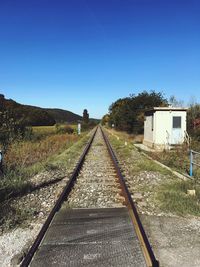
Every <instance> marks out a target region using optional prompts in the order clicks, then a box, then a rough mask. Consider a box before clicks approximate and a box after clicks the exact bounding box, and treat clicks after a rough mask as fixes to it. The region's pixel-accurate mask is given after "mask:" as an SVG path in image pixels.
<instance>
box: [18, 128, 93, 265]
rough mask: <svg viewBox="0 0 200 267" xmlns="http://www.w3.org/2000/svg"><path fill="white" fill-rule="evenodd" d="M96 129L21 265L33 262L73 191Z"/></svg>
mask: <svg viewBox="0 0 200 267" xmlns="http://www.w3.org/2000/svg"><path fill="white" fill-rule="evenodd" d="M96 131H97V128H96V130H95V131H94V134H93V135H92V137H91V138H90V141H89V142H88V144H87V145H86V147H85V149H84V151H83V154H82V156H81V157H80V159H79V161H78V163H77V165H76V167H75V169H74V171H73V173H72V175H71V177H70V179H69V181H68V183H67V185H66V186H65V188H64V190H63V192H62V193H61V195H60V197H59V198H58V200H57V201H56V204H55V206H54V207H53V209H52V210H51V212H50V214H49V216H48V218H47V219H46V221H45V223H44V225H43V226H42V228H41V230H40V232H39V234H38V236H37V238H36V240H35V242H34V243H33V245H32V247H31V248H30V250H29V251H28V253H27V255H26V257H25V258H24V260H23V261H22V263H21V265H20V266H21V267H27V266H28V265H29V263H30V262H31V260H32V258H33V256H34V254H35V252H36V250H37V249H38V247H39V245H40V243H41V241H42V239H43V237H44V235H45V233H46V231H47V229H48V227H49V225H50V223H51V221H52V219H53V217H54V215H55V214H56V212H57V211H58V210H59V209H60V207H61V205H62V203H63V202H64V200H66V198H67V197H68V195H69V193H70V192H71V190H72V188H73V185H74V182H75V181H76V178H77V176H78V174H79V172H80V169H81V167H82V165H83V163H84V160H85V157H86V155H87V153H88V151H89V149H90V146H91V144H92V141H93V139H94V136H95V134H96Z"/></svg>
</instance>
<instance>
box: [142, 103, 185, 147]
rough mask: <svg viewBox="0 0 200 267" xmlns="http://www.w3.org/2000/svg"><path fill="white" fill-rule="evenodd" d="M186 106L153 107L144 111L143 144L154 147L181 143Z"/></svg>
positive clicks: (182, 140) (183, 134) (183, 135)
mask: <svg viewBox="0 0 200 267" xmlns="http://www.w3.org/2000/svg"><path fill="white" fill-rule="evenodd" d="M186 114H187V108H177V107H176V108H172V107H155V108H153V109H151V110H148V111H146V112H145V121H144V140H143V144H144V145H146V146H149V147H152V148H155V149H164V148H170V146H171V145H177V144H182V143H183V142H184V138H185V135H186V134H187V132H186Z"/></svg>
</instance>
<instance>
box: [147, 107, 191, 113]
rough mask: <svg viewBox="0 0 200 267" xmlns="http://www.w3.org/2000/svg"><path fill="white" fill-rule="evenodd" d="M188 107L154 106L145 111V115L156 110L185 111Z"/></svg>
mask: <svg viewBox="0 0 200 267" xmlns="http://www.w3.org/2000/svg"><path fill="white" fill-rule="evenodd" d="M187 110H188V108H183V107H170V106H169V107H154V108H151V109H148V110H146V111H145V115H147V114H152V113H154V112H156V111H187Z"/></svg>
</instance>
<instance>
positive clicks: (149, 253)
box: [100, 127, 159, 267]
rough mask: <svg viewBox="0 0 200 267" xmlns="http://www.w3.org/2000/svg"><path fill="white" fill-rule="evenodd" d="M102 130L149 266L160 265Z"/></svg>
mask: <svg viewBox="0 0 200 267" xmlns="http://www.w3.org/2000/svg"><path fill="white" fill-rule="evenodd" d="M100 128H101V127H100ZM101 132H102V135H103V138H104V140H105V143H106V146H107V148H108V151H109V154H110V157H111V159H112V161H113V164H114V167H115V170H116V172H117V175H118V178H119V181H120V184H121V187H122V191H123V195H124V197H125V200H126V205H127V207H128V210H129V214H130V217H131V219H132V222H133V225H134V227H135V231H136V233H137V236H138V239H139V241H140V244H141V248H142V251H143V254H144V257H145V260H146V264H147V266H148V267H159V262H158V261H157V260H156V258H155V255H154V253H153V250H152V248H151V245H150V243H149V240H148V238H147V235H146V233H145V231H144V228H143V226H142V222H141V220H140V218H139V215H138V212H137V209H136V207H135V205H134V202H133V200H132V197H131V194H130V192H129V190H128V187H127V185H126V183H125V179H124V177H123V174H122V172H121V170H120V167H119V165H118V159H117V157H116V155H115V153H114V151H113V148H112V146H111V144H110V142H109V141H108V138H107V136H106V135H105V133H104V131H103V130H102V128H101Z"/></svg>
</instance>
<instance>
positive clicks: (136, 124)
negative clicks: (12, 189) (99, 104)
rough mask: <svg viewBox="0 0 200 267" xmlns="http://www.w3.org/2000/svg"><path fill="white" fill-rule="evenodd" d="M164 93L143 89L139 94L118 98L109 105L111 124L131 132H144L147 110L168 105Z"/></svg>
mask: <svg viewBox="0 0 200 267" xmlns="http://www.w3.org/2000/svg"><path fill="white" fill-rule="evenodd" d="M167 105H168V102H167V99H165V98H164V97H163V95H162V93H156V92H155V91H151V92H150V93H148V92H147V91H143V92H142V93H139V94H138V95H137V96H134V95H130V96H129V97H126V98H121V99H118V100H117V101H116V102H114V103H113V104H112V105H111V106H110V107H109V115H110V117H109V125H110V126H111V125H112V124H114V125H115V127H116V129H119V130H123V131H127V132H129V133H131V132H134V133H142V132H143V124H144V112H145V110H147V109H149V108H152V107H156V106H167Z"/></svg>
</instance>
